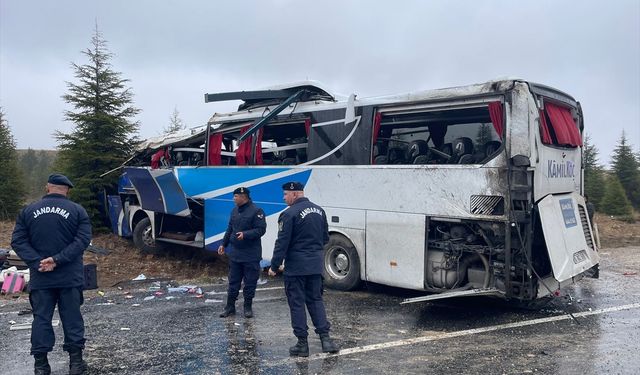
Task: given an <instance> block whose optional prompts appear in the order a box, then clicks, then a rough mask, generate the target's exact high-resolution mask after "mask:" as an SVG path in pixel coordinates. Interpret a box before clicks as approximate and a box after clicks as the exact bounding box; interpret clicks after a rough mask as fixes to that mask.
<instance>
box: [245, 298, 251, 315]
mask: <svg viewBox="0 0 640 375" xmlns="http://www.w3.org/2000/svg"><path fill="white" fill-rule="evenodd" d="M244 317H245V318H253V309H252V308H251V300H250V299H246V300H244Z"/></svg>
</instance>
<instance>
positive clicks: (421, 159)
mask: <svg viewBox="0 0 640 375" xmlns="http://www.w3.org/2000/svg"><path fill="white" fill-rule="evenodd" d="M429 161H430V159H429V156H428V155H418V156H416V158H415V159H413V164H429Z"/></svg>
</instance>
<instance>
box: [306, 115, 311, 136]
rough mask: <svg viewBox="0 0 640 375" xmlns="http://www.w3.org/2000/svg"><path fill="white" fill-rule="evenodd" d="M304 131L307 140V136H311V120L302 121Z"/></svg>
mask: <svg viewBox="0 0 640 375" xmlns="http://www.w3.org/2000/svg"><path fill="white" fill-rule="evenodd" d="M304 131H306V132H307V138H309V134H311V119H306V120H304Z"/></svg>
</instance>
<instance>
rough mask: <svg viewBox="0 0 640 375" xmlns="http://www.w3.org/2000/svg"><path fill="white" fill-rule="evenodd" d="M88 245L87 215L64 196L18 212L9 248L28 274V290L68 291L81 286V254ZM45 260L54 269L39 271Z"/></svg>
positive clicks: (89, 226)
mask: <svg viewBox="0 0 640 375" xmlns="http://www.w3.org/2000/svg"><path fill="white" fill-rule="evenodd" d="M90 242H91V221H90V220H89V216H88V215H87V211H85V209H84V208H82V206H80V205H79V204H77V203H74V202H72V201H70V200H69V199H67V198H66V197H65V196H64V195H60V194H48V195H45V196H44V197H42V199H41V200H40V201H38V202H35V203H32V204H30V205H29V206H27V207H25V208H24V209H23V210H22V211H21V212H20V214H19V215H18V219H17V220H16V226H15V228H14V230H13V236H12V238H11V247H12V248H13V249H14V250H15V251H16V253H17V254H18V256H19V257H20V258H21V259H22V260H23V261H24V262H25V263H26V264H27V265H28V266H29V269H30V270H31V281H30V282H29V285H30V286H31V289H47V288H68V287H79V286H82V285H83V284H84V272H83V268H82V254H83V253H84V250H85V249H86V248H87V246H89V243H90ZM48 257H53V259H54V261H55V262H56V267H55V268H54V269H53V271H51V272H40V271H38V268H39V267H40V261H41V260H42V259H44V258H48Z"/></svg>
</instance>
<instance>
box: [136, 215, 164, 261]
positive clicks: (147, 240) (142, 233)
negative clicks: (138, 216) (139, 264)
mask: <svg viewBox="0 0 640 375" xmlns="http://www.w3.org/2000/svg"><path fill="white" fill-rule="evenodd" d="M152 231H153V228H152V227H151V220H149V218H148V217H145V218H144V219H142V220H140V221H139V222H138V224H136V226H135V228H134V229H133V243H134V244H135V245H136V247H137V248H138V249H140V251H141V252H142V253H143V254H159V253H161V252H162V245H160V244H158V243H157V242H156V241H155V240H154V239H153V233H152Z"/></svg>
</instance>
